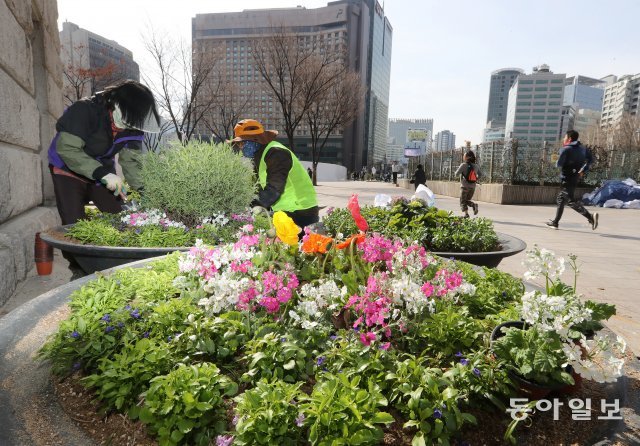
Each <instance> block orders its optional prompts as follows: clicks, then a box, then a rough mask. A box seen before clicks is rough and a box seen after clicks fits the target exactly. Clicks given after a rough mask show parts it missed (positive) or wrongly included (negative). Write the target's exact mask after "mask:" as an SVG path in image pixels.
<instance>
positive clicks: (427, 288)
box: [421, 282, 433, 297]
mask: <svg viewBox="0 0 640 446" xmlns="http://www.w3.org/2000/svg"><path fill="white" fill-rule="evenodd" d="M421 290H422V292H423V293H424V295H425V296H426V297H431V296H432V295H433V285H431V283H430V282H425V283H424V285H422V288H421Z"/></svg>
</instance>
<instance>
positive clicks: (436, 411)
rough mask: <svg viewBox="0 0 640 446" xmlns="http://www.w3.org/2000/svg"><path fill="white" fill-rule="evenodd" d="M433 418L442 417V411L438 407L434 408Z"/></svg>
mask: <svg viewBox="0 0 640 446" xmlns="http://www.w3.org/2000/svg"><path fill="white" fill-rule="evenodd" d="M433 418H442V412H440V409H434V411H433Z"/></svg>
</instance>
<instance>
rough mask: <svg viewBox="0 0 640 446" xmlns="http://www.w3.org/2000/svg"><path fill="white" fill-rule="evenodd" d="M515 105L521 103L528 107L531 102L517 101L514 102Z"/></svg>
mask: <svg viewBox="0 0 640 446" xmlns="http://www.w3.org/2000/svg"><path fill="white" fill-rule="evenodd" d="M516 105H523V106H527V107H529V106H531V102H521V101H518V102H516Z"/></svg>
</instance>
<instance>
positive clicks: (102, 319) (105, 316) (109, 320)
mask: <svg viewBox="0 0 640 446" xmlns="http://www.w3.org/2000/svg"><path fill="white" fill-rule="evenodd" d="M100 320H101V321H105V322H111V316H110V315H109V313H107V314H105V315H104V316H102V317H101V318H100Z"/></svg>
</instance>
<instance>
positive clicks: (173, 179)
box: [142, 142, 255, 226]
mask: <svg viewBox="0 0 640 446" xmlns="http://www.w3.org/2000/svg"><path fill="white" fill-rule="evenodd" d="M142 181H143V184H144V194H143V196H142V204H143V206H145V207H146V208H155V209H162V210H164V211H165V212H166V213H167V215H168V216H169V217H170V218H171V219H173V220H177V221H181V222H183V223H184V224H186V225H187V226H194V225H197V224H199V223H200V222H201V220H202V219H203V218H206V217H211V216H214V215H217V214H220V213H234V212H240V211H243V210H244V209H245V208H246V207H247V206H249V204H250V203H251V200H252V199H253V197H254V195H255V179H254V175H253V168H252V166H251V165H250V163H248V162H247V161H246V160H245V159H243V158H242V156H241V155H239V154H236V153H234V152H233V151H232V150H231V148H230V147H228V146H226V145H222V144H219V145H211V144H207V143H203V142H190V143H189V144H188V145H187V146H186V147H176V148H172V149H169V150H167V151H164V152H161V153H159V154H155V153H149V154H147V155H146V156H145V158H144V161H143V165H142Z"/></svg>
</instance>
